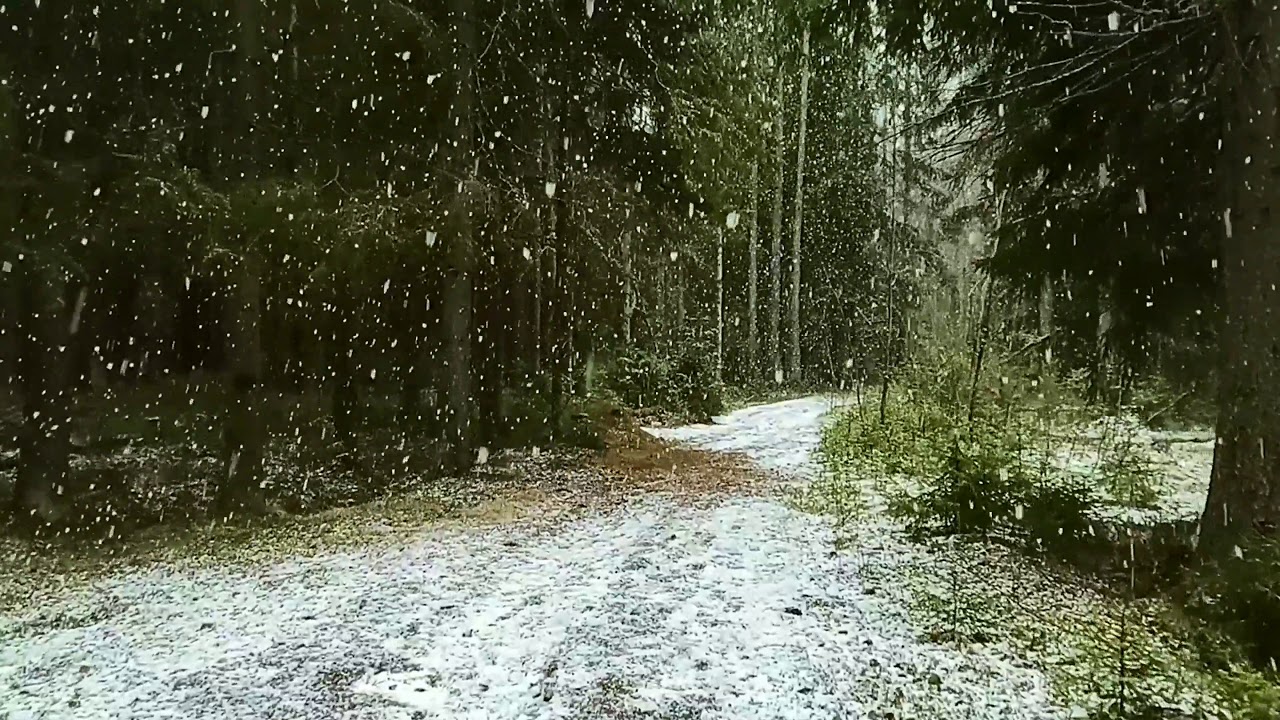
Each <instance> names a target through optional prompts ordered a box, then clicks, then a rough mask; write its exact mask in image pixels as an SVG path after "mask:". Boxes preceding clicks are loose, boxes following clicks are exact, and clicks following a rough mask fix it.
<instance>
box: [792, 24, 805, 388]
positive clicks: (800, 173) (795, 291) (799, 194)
mask: <svg viewBox="0 0 1280 720" xmlns="http://www.w3.org/2000/svg"><path fill="white" fill-rule="evenodd" d="M801 43H802V44H801V48H800V119H799V129H798V130H797V140H796V199H795V203H796V215H795V221H794V222H793V223H792V227H791V233H792V235H791V352H790V356H789V358H790V361H789V363H788V374H789V375H790V376H791V381H792V382H799V380H800V258H801V253H800V237H801V232H800V231H801V227H802V225H803V224H804V140H805V137H804V135H805V128H806V124H807V120H808V117H807V115H808V113H809V25H808V23H805V26H804V31H803V40H802V41H801Z"/></svg>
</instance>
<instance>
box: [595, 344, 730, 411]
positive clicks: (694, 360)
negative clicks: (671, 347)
mask: <svg viewBox="0 0 1280 720" xmlns="http://www.w3.org/2000/svg"><path fill="white" fill-rule="evenodd" d="M713 362H714V353H711V352H708V351H707V349H706V348H705V347H703V346H702V344H701V343H697V342H693V341H690V342H687V343H683V344H681V345H680V346H679V347H678V348H677V349H676V350H675V351H674V352H672V353H670V354H663V353H658V352H652V351H647V350H631V351H629V352H626V353H624V354H622V355H619V356H618V357H616V358H615V359H614V362H613V364H612V366H611V367H610V368H609V369H608V370H607V371H606V373H605V386H606V387H607V388H608V389H609V390H610V391H611V392H613V393H614V394H615V395H616V396H617V397H618V399H619V400H620V401H621V402H622V403H623V404H624V405H626V406H627V407H631V408H636V409H639V408H648V407H658V408H661V409H663V410H666V411H668V412H670V413H673V414H675V415H677V416H679V417H681V418H683V419H688V420H693V421H695V422H706V421H708V420H710V419H711V417H712V416H713V415H717V414H719V413H720V412H722V411H723V410H724V391H723V387H722V386H721V384H720V382H719V381H717V380H716V377H715V367H714V366H713Z"/></svg>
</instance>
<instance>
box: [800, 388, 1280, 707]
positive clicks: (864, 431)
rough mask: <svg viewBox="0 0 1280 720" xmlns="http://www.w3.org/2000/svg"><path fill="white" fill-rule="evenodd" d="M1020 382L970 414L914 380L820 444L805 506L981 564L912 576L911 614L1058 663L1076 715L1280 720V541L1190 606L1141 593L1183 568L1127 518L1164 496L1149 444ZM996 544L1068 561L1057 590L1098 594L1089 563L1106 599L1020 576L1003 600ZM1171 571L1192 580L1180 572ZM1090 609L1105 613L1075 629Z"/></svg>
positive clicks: (1208, 573) (986, 393)
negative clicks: (1071, 595) (1075, 701)
mask: <svg viewBox="0 0 1280 720" xmlns="http://www.w3.org/2000/svg"><path fill="white" fill-rule="evenodd" d="M953 374H954V373H953ZM1010 375H1014V374H1013V373H1004V372H1001V371H996V372H994V373H993V378H991V381H990V382H984V383H983V384H980V385H979V386H977V390H976V392H977V395H978V397H977V399H976V401H975V402H974V403H973V405H972V410H970V407H969V405H968V403H967V402H965V401H964V399H963V392H955V388H954V383H946V382H929V381H928V380H927V378H924V381H921V380H922V379H921V378H920V376H919V375H916V376H915V377H911V376H910V375H908V377H907V381H906V382H903V383H902V384H901V386H900V387H899V388H898V389H896V390H894V391H893V392H891V393H890V394H889V395H888V398H887V400H888V402H887V403H886V404H885V405H884V407H883V411H882V410H881V408H880V407H878V403H876V401H875V400H874V399H871V400H867V401H866V402H863V403H862V404H861V406H856V407H850V408H847V409H845V410H844V411H842V412H840V413H839V414H838V415H837V417H836V418H835V419H834V420H833V422H831V423H830V424H829V426H828V427H827V429H826V430H825V432H824V435H823V438H822V444H821V448H820V451H821V455H822V459H823V461H824V466H825V469H826V472H825V474H824V476H823V477H822V478H821V479H820V480H819V481H818V482H817V483H815V485H814V487H813V490H812V493H813V494H814V495H818V496H820V499H817V500H810V501H809V502H808V503H807V505H808V506H809V507H812V508H820V509H825V511H827V512H830V513H832V514H833V515H834V516H835V518H836V520H837V522H838V525H839V527H838V530H842V531H844V533H845V534H846V535H847V534H848V533H850V532H855V531H856V530H855V529H856V527H857V522H856V520H857V519H858V518H860V517H864V516H865V514H866V513H868V512H870V508H873V507H877V506H878V507H879V508H882V509H883V510H884V511H885V512H888V513H890V514H891V515H893V516H894V517H896V518H897V519H898V520H899V521H900V522H901V523H902V525H903V526H904V527H905V529H906V530H907V532H908V533H909V534H910V536H911V537H913V538H914V539H915V540H917V541H919V542H923V543H925V545H926V547H928V548H930V549H931V550H930V553H931V555H930V556H931V557H935V558H936V557H937V555H936V553H937V552H939V549H942V548H948V550H947V551H946V552H950V553H953V555H955V556H967V557H969V558H979V559H978V560H976V561H974V562H976V563H977V564H976V565H973V566H972V567H969V568H968V569H961V565H957V564H949V565H948V564H946V563H944V566H945V569H944V570H942V571H941V572H942V575H941V576H938V575H937V573H938V572H939V570H938V569H936V568H925V567H921V568H918V570H919V571H920V572H921V573H924V574H933V575H934V578H933V580H932V581H931V582H926V583H924V584H923V585H921V586H919V587H916V588H915V589H914V590H912V591H911V592H910V593H909V597H910V601H911V603H912V604H913V606H914V608H915V612H916V613H917V614H918V615H919V616H920V617H921V618H923V619H924V620H923V622H924V625H925V626H926V627H930V628H933V629H932V630H931V631H930V632H931V636H932V637H934V639H935V640H936V641H942V642H952V641H954V642H978V643H985V642H989V641H991V640H993V639H995V638H998V637H1004V638H1005V639H1006V640H1008V641H1010V642H1013V643H1014V644H1015V645H1017V646H1020V647H1024V648H1027V649H1028V651H1037V652H1039V651H1043V652H1047V653H1049V654H1048V655H1046V656H1044V657H1045V658H1047V659H1045V662H1046V663H1049V667H1050V669H1052V672H1051V675H1054V676H1056V677H1058V678H1059V680H1058V681H1055V682H1057V683H1058V685H1059V689H1060V690H1061V691H1062V692H1063V693H1065V696H1069V697H1072V698H1084V700H1083V701H1082V706H1084V707H1087V708H1088V710H1087V711H1086V714H1085V715H1080V717H1085V716H1087V717H1093V718H1099V719H1101V718H1107V719H1109V720H1121V719H1123V720H1133V719H1135V718H1138V719H1140V718H1166V717H1179V718H1196V719H1197V720H1200V719H1202V718H1203V719H1205V720H1208V719H1209V718H1219V717H1232V718H1234V719H1235V720H1241V719H1242V718H1243V719H1246V720H1263V719H1264V718H1265V719H1268V720H1274V719H1275V718H1280V685H1277V679H1276V677H1275V676H1274V669H1273V667H1272V665H1273V663H1274V662H1276V660H1275V657H1276V653H1277V649H1278V646H1280V640H1268V639H1267V638H1277V637H1280V572H1277V571H1276V568H1280V543H1276V542H1272V543H1262V542H1260V543H1256V544H1254V545H1252V546H1251V547H1250V548H1248V549H1246V550H1245V551H1244V552H1243V555H1244V557H1243V558H1237V559H1236V560H1235V561H1233V562H1231V563H1227V564H1225V565H1224V566H1222V567H1215V568H1212V569H1207V570H1205V571H1204V573H1203V575H1201V574H1195V575H1193V576H1192V578H1190V579H1189V580H1187V581H1186V582H1185V584H1184V587H1191V588H1193V589H1192V590H1189V591H1188V596H1189V597H1188V598H1186V599H1185V602H1183V603H1181V604H1178V603H1170V602H1169V599H1170V598H1169V594H1168V592H1165V593H1164V594H1162V595H1154V596H1151V597H1149V598H1146V599H1141V598H1139V597H1138V596H1137V594H1136V589H1135V588H1136V587H1137V585H1138V584H1139V583H1140V580H1139V579H1138V573H1139V572H1140V571H1141V572H1154V571H1155V569H1156V568H1157V566H1159V564H1160V559H1159V558H1154V559H1153V558H1151V557H1144V554H1145V555H1151V554H1154V553H1156V552H1165V553H1166V554H1168V555H1170V557H1171V558H1175V559H1176V558H1182V559H1181V560H1177V562H1179V563H1185V561H1186V560H1185V557H1184V556H1182V555H1177V554H1176V553H1175V552H1174V550H1180V549H1181V545H1178V543H1174V545H1178V547H1177V548H1173V549H1162V550H1159V551H1156V550H1153V549H1152V548H1150V547H1146V546H1145V545H1144V543H1146V544H1148V545H1150V544H1153V541H1152V539H1151V538H1152V536H1153V535H1155V534H1156V531H1155V530H1154V529H1152V528H1149V527H1143V526H1140V525H1135V524H1134V523H1135V522H1139V521H1137V520H1133V519H1132V518H1133V517H1142V516H1140V515H1131V514H1130V512H1129V511H1133V510H1144V509H1151V508H1154V507H1156V506H1157V504H1158V501H1159V499H1160V497H1159V492H1158V488H1159V484H1158V482H1157V477H1156V472H1157V471H1156V469H1155V468H1154V467H1153V465H1152V463H1151V462H1150V461H1149V459H1148V455H1147V453H1146V452H1145V449H1144V448H1142V447H1140V446H1139V444H1138V442H1137V441H1136V439H1135V437H1134V434H1133V433H1132V432H1130V431H1129V425H1127V424H1126V423H1125V422H1121V421H1118V420H1116V419H1114V418H1098V417H1094V418H1090V417H1089V415H1088V413H1087V412H1084V411H1082V406H1081V405H1080V404H1079V403H1077V402H1074V401H1073V400H1071V399H1070V398H1069V397H1064V396H1067V395H1069V388H1066V387H1063V386H1058V387H1055V388H1052V389H1047V388H1044V387H1043V386H1041V387H1039V388H1037V387H1035V386H1034V384H1032V385H1028V384H1023V385H1021V386H1019V382H1020V381H1018V380H1008V379H1007V378H1008V377H1009V376H1010ZM940 376H941V375H940ZM1015 377H1016V375H1015ZM949 387H950V388H951V390H950V391H949V390H948V388H949ZM970 413H971V414H970ZM1088 420H1091V421H1092V422H1089V423H1088V426H1089V428H1090V431H1089V432H1085V431H1084V428H1085V426H1086V423H1085V421H1088ZM1144 538H1145V539H1144ZM993 542H994V543H997V544H999V545H1002V546H1005V547H1007V548H1011V549H1013V550H1014V551H1015V555H1017V554H1018V553H1021V554H1023V555H1025V556H1027V558H1026V560H1027V561H1028V562H1030V557H1031V556H1034V557H1041V558H1048V559H1050V560H1053V561H1055V562H1054V563H1050V564H1044V563H1041V564H1039V567H1040V568H1042V569H1045V568H1049V567H1058V566H1059V565H1060V564H1059V563H1057V562H1056V561H1060V560H1065V561H1068V563H1069V565H1066V566H1061V567H1062V574H1059V575H1054V578H1055V579H1054V580H1053V582H1052V584H1051V585H1047V586H1046V587H1045V588H1042V589H1041V590H1040V592H1042V593H1044V594H1045V595H1048V596H1052V595H1053V593H1055V592H1058V593H1061V592H1062V591H1063V590H1065V589H1066V588H1067V587H1068V586H1069V584H1080V583H1086V584H1087V583H1089V581H1085V580H1082V579H1081V578H1080V576H1079V574H1078V572H1079V570H1080V569H1088V570H1090V571H1096V570H1099V569H1103V568H1105V569H1106V570H1107V574H1105V575H1098V576H1095V577H1096V578H1097V579H1101V580H1103V581H1104V586H1103V587H1104V588H1105V589H1104V591H1103V594H1102V595H1100V596H1096V597H1095V596H1092V595H1091V597H1094V599H1093V600H1090V601H1089V604H1087V605H1081V604H1079V603H1077V604H1075V605H1072V604H1070V603H1055V602H1050V603H1049V605H1050V607H1041V608H1034V609H1033V607H1031V606H1030V604H1029V603H1028V597H1029V594H1030V591H1029V589H1028V588H1026V587H1019V584H1020V583H1022V581H1023V578H1022V577H1018V578H1015V579H1013V580H1012V582H1013V585H1012V586H1010V587H1007V588H1004V589H1003V590H1002V591H1001V592H1000V593H999V594H1000V597H996V591H995V590H993V589H992V587H991V586H990V585H991V579H992V576H991V573H992V570H991V569H989V568H988V569H984V568H983V567H982V560H981V558H982V557H984V556H986V555H987V554H988V553H990V548H991V547H992V546H991V545H990V543H993ZM1023 567H1033V566H1023ZM1072 567H1074V568H1076V569H1075V570H1071V569H1069V568H1072ZM1184 568H1185V565H1184ZM1005 570H1007V567H1006V568H1005ZM1161 570H1163V568H1161ZM1035 572H1042V570H1036V571H1035ZM1171 575H1172V576H1173V577H1174V578H1176V579H1175V580H1174V581H1172V582H1177V581H1181V580H1183V579H1184V578H1185V569H1179V570H1177V571H1175V572H1173V573H1171ZM902 581H903V580H902V578H896V579H895V580H893V581H892V582H898V583H901V582H902ZM1146 584H1147V585H1151V582H1149V581H1147V582H1146ZM1169 584H1171V583H1170V582H1166V590H1167V587H1168V585H1169ZM1090 592H1092V591H1090ZM1095 607H1100V608H1103V610H1101V611H1102V612H1105V614H1106V617H1105V618H1103V617H1101V616H1099V617H1094V618H1080V617H1079V614H1080V613H1081V612H1084V611H1086V609H1087V608H1095ZM1258 638H1262V639H1258ZM1037 648H1038V649H1039V650H1037ZM1033 654H1034V653H1033ZM1063 662H1067V663H1068V664H1069V667H1067V666H1063V665H1061V663H1063Z"/></svg>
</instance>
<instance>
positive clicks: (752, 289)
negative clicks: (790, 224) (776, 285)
mask: <svg viewBox="0 0 1280 720" xmlns="http://www.w3.org/2000/svg"><path fill="white" fill-rule="evenodd" d="M759 175H760V163H759V161H757V162H753V163H751V211H750V212H751V237H750V239H749V241H748V244H747V376H746V380H747V384H749V385H750V384H754V383H755V381H756V378H757V377H758V374H759V372H760V337H759V330H758V327H757V322H756V320H757V315H759V311H758V308H757V307H756V305H757V303H758V299H757V297H756V295H757V292H758V288H757V285H758V281H759V269H758V268H757V264H758V260H757V257H756V256H757V255H758V252H759V250H758V245H759V242H760V238H759V228H760V223H759V220H758V217H757V213H758V210H759V203H760V185H759V182H760V180H759Z"/></svg>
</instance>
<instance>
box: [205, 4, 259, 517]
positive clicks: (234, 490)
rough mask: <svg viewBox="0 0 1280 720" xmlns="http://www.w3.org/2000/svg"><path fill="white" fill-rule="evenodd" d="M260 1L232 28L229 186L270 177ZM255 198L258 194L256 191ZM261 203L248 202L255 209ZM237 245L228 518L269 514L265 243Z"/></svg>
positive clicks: (237, 9) (231, 281)
mask: <svg viewBox="0 0 1280 720" xmlns="http://www.w3.org/2000/svg"><path fill="white" fill-rule="evenodd" d="M259 11H260V0H235V4H234V6H233V8H232V15H231V19H232V26H233V29H234V34H233V37H234V38H235V47H236V51H235V65H234V73H233V75H232V76H231V77H230V78H228V80H227V82H226V85H227V89H226V95H225V97H226V101H227V108H226V112H227V115H228V116H229V119H230V127H231V128H232V129H233V132H232V134H230V135H229V136H228V137H226V138H224V140H225V141H227V142H229V143H230V144H231V148H230V149H229V151H228V152H227V154H226V156H225V157H224V158H223V159H222V163H223V167H222V171H223V181H224V182H225V183H227V184H228V185H230V184H233V183H237V182H249V183H252V182H253V181H255V180H257V179H258V178H259V176H260V173H261V172H262V169H263V168H262V166H263V153H264V150H265V148H264V146H263V142H264V138H262V137H261V135H260V134H259V132H260V131H259V128H260V127H261V126H262V125H263V124H264V122H265V120H266V117H267V116H266V108H267V107H268V102H269V101H268V98H267V92H268V88H267V79H266V58H267V53H266V48H265V47H264V45H263V39H262V32H263V30H262V21H263V17H262V15H261V14H260V12H259ZM249 192H253V188H252V187H251V188H250V190H249ZM252 202H253V200H247V203H249V204H252ZM230 232H231V234H233V235H237V236H238V237H235V238H229V239H231V240H232V242H233V243H234V246H235V251H236V252H235V255H233V256H232V258H231V260H230V262H229V264H230V267H227V268H226V269H225V272H226V280H227V286H226V287H227V290H226V301H225V308H226V319H225V327H226V328H227V331H228V333H227V334H228V338H227V356H228V358H229V362H228V368H227V371H228V372H227V376H228V377H227V406H226V410H225V412H226V419H225V421H224V427H223V440H224V442H225V448H224V450H223V476H222V479H221V482H220V483H219V484H218V502H217V505H218V509H219V512H220V513H221V514H223V515H224V516H229V515H233V514H237V513H242V512H246V511H251V512H254V511H261V510H262V509H263V500H262V497H261V479H262V463H263V458H264V456H265V444H266V425H265V421H264V418H263V415H262V406H261V403H262V397H261V392H262V388H261V385H262V381H263V374H262V369H263V359H262V336H261V326H260V322H261V313H262V292H261V282H262V280H261V277H260V273H261V267H262V265H261V260H260V259H259V257H258V248H257V243H258V242H259V239H258V238H257V237H254V236H253V235H252V234H251V233H250V232H249V231H248V226H247V224H244V223H240V222H237V223H233V224H232V226H231V228H230Z"/></svg>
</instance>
